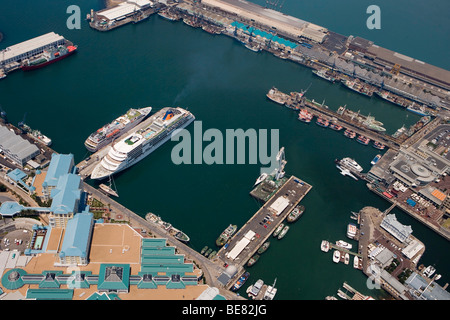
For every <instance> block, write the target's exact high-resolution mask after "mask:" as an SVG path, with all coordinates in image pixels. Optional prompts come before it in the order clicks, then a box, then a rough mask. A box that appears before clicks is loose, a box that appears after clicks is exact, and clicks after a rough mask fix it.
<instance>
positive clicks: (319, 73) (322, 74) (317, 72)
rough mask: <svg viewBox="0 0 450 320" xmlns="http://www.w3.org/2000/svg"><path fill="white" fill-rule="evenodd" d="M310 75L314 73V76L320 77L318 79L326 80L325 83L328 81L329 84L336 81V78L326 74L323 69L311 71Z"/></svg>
mask: <svg viewBox="0 0 450 320" xmlns="http://www.w3.org/2000/svg"><path fill="white" fill-rule="evenodd" d="M312 73H314V74H315V75H316V76H318V77H320V78H322V79H325V80H327V81H330V82H333V83H334V82H335V81H336V78H334V77H332V76H330V75H329V74H328V73H327V71H326V70H324V69H321V70H313V71H312Z"/></svg>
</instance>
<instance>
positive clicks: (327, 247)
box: [320, 240, 330, 252]
mask: <svg viewBox="0 0 450 320" xmlns="http://www.w3.org/2000/svg"><path fill="white" fill-rule="evenodd" d="M320 250H322V251H323V252H328V250H330V243H329V242H328V241H327V240H322V243H321V244H320Z"/></svg>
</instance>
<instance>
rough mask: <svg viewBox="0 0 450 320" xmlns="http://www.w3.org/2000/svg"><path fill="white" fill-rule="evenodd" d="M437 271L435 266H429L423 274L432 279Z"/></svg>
mask: <svg viewBox="0 0 450 320" xmlns="http://www.w3.org/2000/svg"><path fill="white" fill-rule="evenodd" d="M435 271H436V269H435V268H434V267H433V266H431V265H430V266H428V267H427V268H426V269H425V271H424V272H423V274H424V275H425V276H427V277H428V278H431V276H432V275H433V274H434V272H435Z"/></svg>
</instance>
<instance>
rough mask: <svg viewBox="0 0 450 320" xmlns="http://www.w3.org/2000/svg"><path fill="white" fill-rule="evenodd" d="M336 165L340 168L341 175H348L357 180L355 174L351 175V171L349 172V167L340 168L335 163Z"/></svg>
mask: <svg viewBox="0 0 450 320" xmlns="http://www.w3.org/2000/svg"><path fill="white" fill-rule="evenodd" d="M336 167H337V168H338V169H339V170H341V174H342V175H343V176H349V177H351V178H353V179H354V180H356V181H358V177H356V176H355V175H353V173H351V172H350V170H349V169H345V168H341V167H340V166H338V165H336Z"/></svg>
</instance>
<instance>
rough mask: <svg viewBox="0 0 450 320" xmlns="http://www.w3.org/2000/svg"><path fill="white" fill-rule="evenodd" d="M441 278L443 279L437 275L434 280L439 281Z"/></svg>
mask: <svg viewBox="0 0 450 320" xmlns="http://www.w3.org/2000/svg"><path fill="white" fill-rule="evenodd" d="M441 277H442V275H440V274H437V275H436V276H435V277H434V280H439V279H440V278H441Z"/></svg>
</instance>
